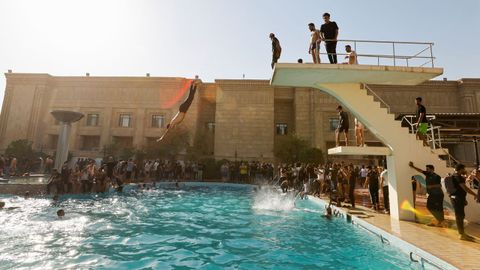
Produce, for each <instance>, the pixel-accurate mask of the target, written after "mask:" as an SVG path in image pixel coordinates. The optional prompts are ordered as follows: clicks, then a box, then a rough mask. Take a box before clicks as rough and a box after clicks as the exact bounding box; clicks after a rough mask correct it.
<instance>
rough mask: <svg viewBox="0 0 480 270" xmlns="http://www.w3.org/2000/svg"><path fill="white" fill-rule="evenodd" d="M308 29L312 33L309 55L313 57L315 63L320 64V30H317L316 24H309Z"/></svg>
mask: <svg viewBox="0 0 480 270" xmlns="http://www.w3.org/2000/svg"><path fill="white" fill-rule="evenodd" d="M308 29H309V30H310V32H311V38H310V47H309V49H308V53H309V54H311V55H312V58H313V63H314V64H320V42H321V36H320V30H318V29H316V28H315V24H313V23H309V24H308Z"/></svg>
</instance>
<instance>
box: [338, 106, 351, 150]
mask: <svg viewBox="0 0 480 270" xmlns="http://www.w3.org/2000/svg"><path fill="white" fill-rule="evenodd" d="M337 112H338V127H337V130H336V131H335V143H336V146H337V147H338V146H340V133H343V134H344V135H345V146H348V126H349V123H348V113H347V112H344V111H343V108H342V106H338V107H337Z"/></svg>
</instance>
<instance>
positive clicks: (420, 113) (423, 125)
mask: <svg viewBox="0 0 480 270" xmlns="http://www.w3.org/2000/svg"><path fill="white" fill-rule="evenodd" d="M415 104H416V105H417V111H416V113H415V114H416V116H417V123H415V125H416V126H417V139H418V140H422V141H423V145H424V146H428V143H427V131H428V121H427V109H426V108H425V106H423V105H422V98H421V97H417V98H416V99H415Z"/></svg>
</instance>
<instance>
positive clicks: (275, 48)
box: [270, 33, 282, 69]
mask: <svg viewBox="0 0 480 270" xmlns="http://www.w3.org/2000/svg"><path fill="white" fill-rule="evenodd" d="M270 39H271V40H272V54H273V55H272V69H273V68H274V67H275V64H276V63H277V61H278V59H280V55H281V54H282V47H281V46H280V41H279V40H278V38H276V37H275V34H274V33H270Z"/></svg>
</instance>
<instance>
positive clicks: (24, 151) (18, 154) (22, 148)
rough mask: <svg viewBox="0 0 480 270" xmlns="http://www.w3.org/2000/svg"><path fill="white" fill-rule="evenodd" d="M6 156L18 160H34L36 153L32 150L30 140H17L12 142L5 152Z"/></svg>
mask: <svg viewBox="0 0 480 270" xmlns="http://www.w3.org/2000/svg"><path fill="white" fill-rule="evenodd" d="M5 155H6V156H7V157H8V156H12V157H15V158H17V160H26V159H28V160H34V159H35V158H36V153H35V151H34V150H33V148H32V142H30V141H28V140H16V141H13V142H11V143H10V144H9V145H8V147H7V149H6V150H5Z"/></svg>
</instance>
